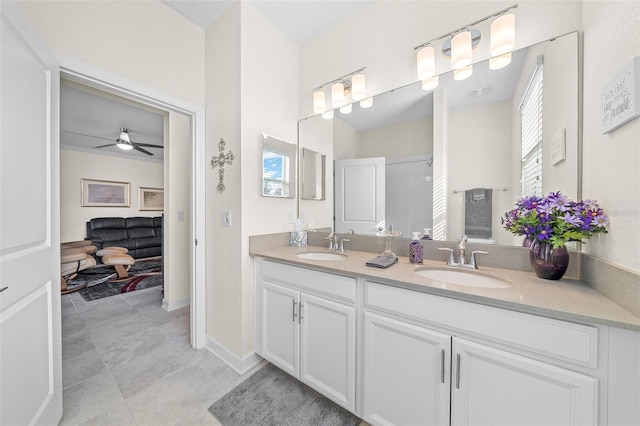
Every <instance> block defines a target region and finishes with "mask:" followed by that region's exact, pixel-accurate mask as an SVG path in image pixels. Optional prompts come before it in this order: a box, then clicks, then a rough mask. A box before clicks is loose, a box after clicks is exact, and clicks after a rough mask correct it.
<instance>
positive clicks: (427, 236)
mask: <svg viewBox="0 0 640 426" xmlns="http://www.w3.org/2000/svg"><path fill="white" fill-rule="evenodd" d="M422 239H423V240H432V239H433V238H431V228H424V235H423V236H422Z"/></svg>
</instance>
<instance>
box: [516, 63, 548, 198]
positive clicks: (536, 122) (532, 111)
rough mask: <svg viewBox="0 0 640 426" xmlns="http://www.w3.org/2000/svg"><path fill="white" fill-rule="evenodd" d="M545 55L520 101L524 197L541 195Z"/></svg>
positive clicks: (537, 65)
mask: <svg viewBox="0 0 640 426" xmlns="http://www.w3.org/2000/svg"><path fill="white" fill-rule="evenodd" d="M542 63H543V61H542V56H539V57H538V60H537V64H536V68H535V70H534V72H533V76H532V77H531V81H530V82H529V86H528V87H527V90H526V91H525V93H524V96H523V99H522V103H521V104H520V121H521V126H520V131H521V136H520V140H521V142H522V163H521V173H522V175H521V180H520V182H521V185H522V196H523V197H524V196H531V195H538V196H542V116H543V114H542V109H543V102H542V87H543V84H542V80H543V71H542Z"/></svg>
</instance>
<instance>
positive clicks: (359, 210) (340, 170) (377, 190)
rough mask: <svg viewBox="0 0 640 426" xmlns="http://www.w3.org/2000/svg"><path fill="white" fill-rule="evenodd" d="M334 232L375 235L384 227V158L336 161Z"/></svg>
mask: <svg viewBox="0 0 640 426" xmlns="http://www.w3.org/2000/svg"><path fill="white" fill-rule="evenodd" d="M334 169H335V179H334V181H335V189H334V191H335V202H334V209H335V210H334V218H335V220H334V222H335V229H334V230H335V232H339V233H344V232H347V231H348V230H349V229H353V230H354V231H355V233H356V234H369V235H375V233H376V229H377V228H379V227H380V226H382V227H383V228H384V218H385V211H384V204H385V159H384V157H371V158H356V159H351V160H335V168H334Z"/></svg>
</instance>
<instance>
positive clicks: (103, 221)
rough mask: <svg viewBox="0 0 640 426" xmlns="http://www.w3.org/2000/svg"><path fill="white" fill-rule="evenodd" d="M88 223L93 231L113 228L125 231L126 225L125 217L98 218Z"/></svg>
mask: <svg viewBox="0 0 640 426" xmlns="http://www.w3.org/2000/svg"><path fill="white" fill-rule="evenodd" d="M88 223H89V227H90V229H91V230H92V231H94V230H98V229H112V228H116V229H124V228H125V225H126V223H125V220H124V218H123V217H98V218H95V219H91V220H90V221H89V222H88Z"/></svg>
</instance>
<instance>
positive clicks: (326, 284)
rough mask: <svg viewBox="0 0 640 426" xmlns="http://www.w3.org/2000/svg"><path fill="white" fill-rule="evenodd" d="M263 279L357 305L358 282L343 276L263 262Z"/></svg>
mask: <svg viewBox="0 0 640 426" xmlns="http://www.w3.org/2000/svg"><path fill="white" fill-rule="evenodd" d="M261 272H262V279H263V280H266V281H272V282H276V283H280V284H285V285H289V286H292V287H295V288H298V289H301V290H311V291H312V292H314V293H317V294H320V295H327V296H333V297H334V298H337V299H340V300H342V301H345V302H349V303H351V304H355V303H356V280H355V278H349V277H345V276H342V275H336V274H329V273H326V272H319V271H314V270H312V269H307V268H299V267H297V266H291V265H285V264H284V263H278V262H271V261H268V260H265V261H263V262H262V271H261Z"/></svg>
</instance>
